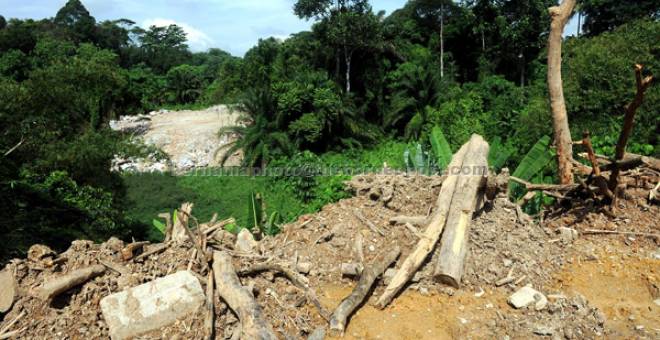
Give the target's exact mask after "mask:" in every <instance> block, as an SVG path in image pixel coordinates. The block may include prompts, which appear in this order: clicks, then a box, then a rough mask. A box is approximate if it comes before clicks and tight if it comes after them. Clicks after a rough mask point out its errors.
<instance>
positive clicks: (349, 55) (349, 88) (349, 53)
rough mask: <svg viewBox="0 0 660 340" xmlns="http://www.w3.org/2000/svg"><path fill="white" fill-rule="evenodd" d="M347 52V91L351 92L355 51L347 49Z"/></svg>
mask: <svg viewBox="0 0 660 340" xmlns="http://www.w3.org/2000/svg"><path fill="white" fill-rule="evenodd" d="M345 54H346V93H351V63H352V62H353V51H350V52H349V51H345Z"/></svg>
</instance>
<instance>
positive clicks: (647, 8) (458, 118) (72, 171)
mask: <svg viewBox="0 0 660 340" xmlns="http://www.w3.org/2000/svg"><path fill="white" fill-rule="evenodd" d="M292 4H293V6H292V11H294V13H295V14H296V15H297V16H299V17H300V18H301V19H303V20H310V21H312V22H313V26H312V29H311V30H310V31H305V32H299V33H295V34H292V35H291V36H290V37H289V38H288V39H286V40H284V41H282V40H278V39H275V38H266V39H262V40H260V41H259V42H258V44H257V45H256V46H254V47H253V48H252V49H250V50H249V51H248V52H247V53H246V54H245V56H243V57H236V56H232V55H230V54H229V53H227V52H224V51H222V50H219V49H210V50H208V51H206V52H201V53H192V52H191V51H190V50H189V48H188V46H187V45H186V34H185V32H184V31H183V30H182V28H181V27H178V26H176V25H171V26H169V27H155V26H152V27H150V28H148V29H143V28H140V27H138V26H136V25H135V23H134V22H132V21H130V20H128V19H118V20H113V21H101V22H99V21H97V20H96V19H95V18H94V17H93V15H92V14H91V13H89V12H88V11H87V9H86V8H85V7H84V6H83V4H82V3H81V2H80V0H69V1H68V2H67V3H66V5H65V6H64V7H62V8H61V9H60V10H59V11H58V12H57V13H55V16H54V17H52V18H47V19H43V20H32V19H27V20H18V19H11V18H4V17H2V16H0V124H1V125H2V126H3V129H2V138H1V139H0V151H1V152H2V158H3V159H2V162H0V203H1V204H2V206H3V209H2V212H0V235H2V237H3V240H5V243H6V244H7V245H8V246H5V247H2V249H0V258H6V257H8V256H14V255H17V254H19V253H20V252H22V251H25V249H26V247H27V246H29V245H30V244H32V243H36V242H45V243H48V244H50V245H53V246H54V247H63V246H66V245H67V244H68V242H70V240H72V239H75V238H90V239H94V240H101V239H104V238H107V237H109V236H113V235H114V236H119V237H122V238H130V237H134V238H136V239H141V238H144V237H146V234H147V232H148V226H145V224H144V223H141V222H139V221H137V220H136V219H135V218H133V217H131V216H129V215H127V214H126V212H127V211H130V210H131V209H135V207H132V206H131V204H132V203H131V202H132V201H134V200H141V201H144V200H150V198H149V197H148V195H146V194H145V196H144V197H138V198H135V197H134V199H133V200H131V199H129V198H128V194H127V185H126V182H127V181H129V182H131V181H132V182H135V181H136V178H129V179H126V178H125V177H123V176H122V175H121V174H118V173H113V172H111V171H110V164H111V160H112V159H113V156H114V155H117V154H119V155H139V154H141V153H145V152H148V150H145V148H142V147H139V146H136V145H134V144H131V143H130V142H129V141H128V140H127V138H126V137H125V136H121V135H118V134H116V133H114V132H112V131H110V130H109V129H108V127H107V125H108V124H107V122H108V121H109V120H110V119H113V118H116V117H118V116H120V115H130V114H139V113H145V112H149V111H151V110H154V109H158V108H163V107H170V108H177V107H191V106H196V107H202V106H209V105H214V104H220V103H226V104H238V105H239V107H240V109H241V110H243V111H244V112H245V113H246V116H245V122H246V123H247V124H246V125H245V126H242V127H236V128H231V129H227V130H225V131H220V133H237V134H238V135H239V136H240V138H239V140H238V142H237V143H236V144H235V145H233V146H232V147H233V148H235V149H239V148H240V149H243V150H244V152H245V156H246V157H245V165H247V166H255V165H256V166H269V165H273V164H278V165H290V164H294V165H305V164H315V163H319V162H325V163H327V164H335V165H337V164H345V163H350V164H354V165H359V163H358V162H370V163H373V164H374V165H378V164H382V163H383V162H388V164H391V165H392V164H394V166H396V165H397V164H399V163H400V164H401V166H404V165H403V162H402V160H403V156H402V153H403V150H404V149H406V148H407V146H408V145H410V146H411V147H412V146H413V145H416V143H419V144H420V148H423V149H429V148H430V147H431V146H430V145H429V135H430V134H431V132H432V130H433V128H434V127H437V128H439V129H440V130H441V131H442V132H443V133H444V135H445V136H446V139H447V141H448V142H449V145H450V146H451V148H452V149H453V150H456V148H457V147H458V146H459V145H461V144H462V143H464V142H465V141H467V139H468V138H469V136H470V134H472V133H479V134H481V135H483V136H484V137H485V138H486V139H488V140H489V141H492V142H495V141H496V143H497V145H498V148H499V149H500V150H504V151H502V152H503V153H505V154H507V155H509V157H507V158H506V159H504V160H503V161H502V163H503V164H502V165H508V166H510V167H512V168H514V167H515V166H516V165H517V164H518V163H519V162H520V160H521V159H522V158H523V156H524V155H525V154H526V153H527V151H528V150H529V149H530V148H531V147H532V146H533V145H534V144H535V143H537V141H538V140H539V139H541V137H543V136H546V135H548V136H551V135H552V125H551V119H550V107H549V100H548V94H547V85H546V60H545V59H546V55H547V54H546V51H545V48H546V42H547V33H548V30H549V27H550V19H549V15H548V11H547V8H548V7H550V6H552V5H554V4H556V2H555V1H551V0H525V1H523V0H469V1H461V2H453V1H448V0H411V1H408V2H407V3H406V4H405V6H404V7H403V8H401V9H399V10H397V11H395V12H393V13H391V14H389V15H385V14H384V13H375V12H374V11H373V10H372V8H371V6H370V4H369V1H367V0H337V1H330V0H298V1H296V2H295V3H292ZM574 15H576V16H579V17H580V20H581V23H582V25H581V27H580V32H579V34H578V36H577V37H576V36H571V37H568V38H566V40H565V42H564V58H563V76H564V89H565V97H566V101H567V106H568V112H569V120H570V122H571V128H572V130H573V131H572V133H573V134H574V135H575V136H579V135H581V133H582V131H583V130H585V129H588V130H589V131H591V133H592V135H593V142H594V146H595V148H596V151H597V152H598V153H602V154H605V155H612V154H613V147H614V145H615V143H616V139H617V135H618V133H619V131H620V126H621V121H622V113H623V109H624V106H625V105H626V103H627V102H629V101H630V99H631V98H632V97H633V96H634V93H635V86H634V82H635V78H634V73H633V69H632V66H633V64H635V63H641V64H643V65H644V66H645V72H650V73H653V74H656V75H658V74H660V58H659V56H660V45H658V37H660V22H659V21H658V19H659V17H660V6H659V4H658V2H657V0H647V1H613V0H605V1H603V0H583V1H579V7H578V11H577V12H576V13H575V14H574ZM659 109H660V87H658V86H653V87H651V88H650V89H649V90H648V92H647V95H646V98H645V101H644V104H643V106H642V107H641V108H640V110H639V111H638V116H637V118H636V127H635V131H634V134H633V138H632V143H631V145H630V147H629V150H630V151H632V152H636V153H641V154H646V155H656V156H657V155H658V154H659V152H660V151H659V149H658V145H659V144H660V143H659V142H658V135H659V134H660V115H658V111H659ZM373 150H376V151H373ZM341 179H342V177H338V178H330V179H327V178H326V179H318V178H312V179H311V180H309V179H291V178H286V179H284V180H283V181H281V182H280V183H283V184H282V185H285V186H287V187H288V188H289V189H287V190H290V191H291V195H297V196H299V197H295V199H296V200H297V201H298V202H302V203H300V204H302V205H303V206H304V208H301V209H298V210H296V209H289V210H290V211H288V212H287V217H288V218H293V217H295V215H296V214H297V213H302V212H308V211H310V210H313V209H318V207H320V206H321V205H322V204H324V203H327V202H330V201H333V200H336V199H339V198H341V197H345V196H344V195H345V193H343V192H342V191H341ZM187 180H188V181H189V180H190V179H187ZM229 180H230V179H229ZM275 180H277V179H275ZM547 180H552V178H548V179H547ZM138 181H139V179H138ZM145 181H146V180H145ZM241 181H244V179H241ZM145 183H146V182H145ZM145 183H134V184H133V185H144V186H146V187H147V189H149V188H151V187H149V184H148V183H146V184H145ZM174 185H175V184H172V186H174ZM224 185H227V186H229V187H230V186H231V183H225V184H224ZM237 185H242V184H240V183H237ZM201 187H203V185H199V184H195V185H189V186H188V188H187V189H186V190H188V191H189V192H191V194H190V195H191V196H193V198H189V196H186V195H184V194H181V197H180V199H181V200H188V199H190V200H194V198H195V197H194V195H195V190H194V189H199V188H201ZM188 191H186V192H188ZM281 192H285V193H286V192H287V191H286V190H284V191H281ZM281 192H280V193H281ZM169 197H170V198H172V199H174V198H176V197H179V196H176V195H171V196H169ZM151 199H152V202H151V204H158V202H160V201H159V200H158V199H156V198H153V197H152V198H151ZM223 202H224V201H223ZM292 204H293V203H292ZM273 206H276V204H274V203H273ZM285 206H287V204H285ZM162 208H163V209H165V208H169V207H162ZM221 208H222V207H219V209H221ZM154 209H158V207H155V208H154ZM283 209H284V208H283ZM154 217H155V216H154Z"/></svg>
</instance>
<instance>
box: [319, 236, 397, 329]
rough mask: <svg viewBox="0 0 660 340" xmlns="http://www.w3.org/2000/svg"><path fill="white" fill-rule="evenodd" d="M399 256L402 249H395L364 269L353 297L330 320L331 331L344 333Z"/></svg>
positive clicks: (341, 305) (343, 301) (342, 304)
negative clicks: (359, 308)
mask: <svg viewBox="0 0 660 340" xmlns="http://www.w3.org/2000/svg"><path fill="white" fill-rule="evenodd" d="M399 255H401V249H400V248H399V247H395V248H394V249H392V250H391V251H390V252H388V253H386V254H384V255H381V256H379V257H378V258H376V260H374V262H373V263H372V264H371V265H369V266H367V267H366V268H364V270H363V271H362V276H361V277H360V281H359V282H358V284H357V286H356V287H355V289H353V292H351V295H349V296H347V297H346V298H344V300H342V302H341V303H340V304H339V306H338V307H337V309H335V311H334V313H333V314H332V317H331V318H330V330H332V331H334V332H337V333H343V332H344V330H345V329H346V320H347V319H348V317H349V316H350V315H351V314H352V313H353V312H354V311H355V310H356V309H357V308H358V307H359V306H360V305H361V304H362V302H363V301H364V299H365V298H366V297H367V294H369V291H370V290H371V287H372V286H373V284H374V282H376V279H377V278H378V277H379V276H381V275H382V274H383V273H384V272H385V269H387V268H388V267H389V266H391V265H392V263H394V261H396V259H397V258H398V257H399Z"/></svg>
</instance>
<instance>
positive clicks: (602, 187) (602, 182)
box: [582, 130, 614, 200]
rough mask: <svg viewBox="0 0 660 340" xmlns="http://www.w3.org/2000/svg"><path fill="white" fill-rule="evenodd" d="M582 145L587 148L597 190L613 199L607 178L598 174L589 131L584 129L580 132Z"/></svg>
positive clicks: (598, 166) (598, 167)
mask: <svg viewBox="0 0 660 340" xmlns="http://www.w3.org/2000/svg"><path fill="white" fill-rule="evenodd" d="M582 145H584V148H585V149H586V150H587V155H588V156H587V157H588V158H589V162H591V165H592V170H593V176H594V177H593V180H594V183H595V184H596V186H597V187H598V191H599V192H600V194H601V195H603V196H605V197H607V198H609V199H611V200H614V194H613V193H612V191H611V190H610V188H609V187H608V184H607V180H606V179H605V177H603V176H601V174H600V165H599V164H598V159H597V158H596V153H595V152H594V148H593V146H592V144H591V137H590V135H589V131H586V130H585V131H584V133H583V134H582Z"/></svg>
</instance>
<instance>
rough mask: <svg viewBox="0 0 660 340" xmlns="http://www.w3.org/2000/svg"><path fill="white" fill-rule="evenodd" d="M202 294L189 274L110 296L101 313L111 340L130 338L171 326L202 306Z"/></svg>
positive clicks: (199, 287)
mask: <svg viewBox="0 0 660 340" xmlns="http://www.w3.org/2000/svg"><path fill="white" fill-rule="evenodd" d="M204 300H205V297H204V291H203V290H202V286H201V285H200V283H199V280H198V279H197V278H196V277H195V276H193V274H191V273H190V272H188V271H181V272H178V273H176V274H172V275H168V276H165V277H163V278H160V279H157V280H154V281H151V282H149V283H145V284H143V285H140V286H137V287H133V288H130V289H127V290H125V291H123V292H119V293H116V294H112V295H110V296H107V297H105V298H103V300H101V311H102V312H103V318H104V319H105V321H106V323H107V324H108V327H109V328H110V337H111V338H112V339H113V340H120V339H129V338H132V337H135V336H137V335H140V334H143V333H146V332H150V331H153V330H156V329H159V328H161V327H165V326H168V325H170V324H172V323H174V322H175V321H176V320H177V319H180V318H183V317H185V316H187V315H189V314H192V313H195V312H196V311H197V309H198V308H199V307H200V306H202V305H203V303H204Z"/></svg>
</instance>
